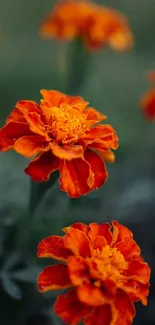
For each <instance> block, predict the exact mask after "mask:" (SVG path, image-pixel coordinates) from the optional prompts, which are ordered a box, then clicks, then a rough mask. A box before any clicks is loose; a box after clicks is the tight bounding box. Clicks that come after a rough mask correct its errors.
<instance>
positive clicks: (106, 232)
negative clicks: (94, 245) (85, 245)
mask: <svg viewBox="0 0 155 325" xmlns="http://www.w3.org/2000/svg"><path fill="white" fill-rule="evenodd" d="M89 227H90V231H89V237H90V238H91V240H94V239H95V237H97V236H103V237H105V239H106V241H107V243H108V244H110V243H111V239H112V233H111V230H110V229H111V226H110V224H109V223H108V222H105V223H103V224H101V225H100V224H98V223H95V222H93V223H90V224H89Z"/></svg>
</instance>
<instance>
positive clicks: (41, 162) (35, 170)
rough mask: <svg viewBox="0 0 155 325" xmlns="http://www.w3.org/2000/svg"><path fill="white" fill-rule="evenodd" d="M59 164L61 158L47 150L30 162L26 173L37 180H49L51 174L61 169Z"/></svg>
mask: <svg viewBox="0 0 155 325" xmlns="http://www.w3.org/2000/svg"><path fill="white" fill-rule="evenodd" d="M59 165H60V160H59V159H58V158H57V157H55V156H54V155H53V154H52V152H51V151H47V152H44V153H42V154H41V155H40V156H39V157H37V158H36V159H34V160H33V161H32V162H30V164H29V165H28V167H27V168H25V173H26V174H27V175H29V176H31V177H32V179H33V180H34V181H35V182H42V181H48V180H49V177H50V175H51V174H52V173H53V172H55V171H56V170H58V169H59Z"/></svg>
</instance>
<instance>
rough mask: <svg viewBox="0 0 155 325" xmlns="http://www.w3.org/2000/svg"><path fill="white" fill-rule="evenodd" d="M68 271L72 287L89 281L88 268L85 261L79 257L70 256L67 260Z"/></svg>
mask: <svg viewBox="0 0 155 325" xmlns="http://www.w3.org/2000/svg"><path fill="white" fill-rule="evenodd" d="M67 264H68V271H69V276H70V279H71V282H72V284H73V285H74V286H77V285H80V284H82V283H83V282H87V281H88V279H89V268H88V264H87V262H86V260H85V259H84V258H83V257H81V256H70V257H68V259H67Z"/></svg>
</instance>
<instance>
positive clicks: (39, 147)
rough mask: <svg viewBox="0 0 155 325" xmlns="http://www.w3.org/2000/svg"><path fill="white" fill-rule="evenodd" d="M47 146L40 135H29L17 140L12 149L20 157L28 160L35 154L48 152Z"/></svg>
mask: <svg viewBox="0 0 155 325" xmlns="http://www.w3.org/2000/svg"><path fill="white" fill-rule="evenodd" d="M48 147H49V144H48V142H46V139H45V138H44V137H42V136H40V135H29V136H24V137H22V138H20V139H18V140H17V141H16V142H15V144H14V149H15V150H16V151H17V152H18V153H19V154H21V155H23V156H25V157H27V158H29V157H33V156H35V155H36V154H37V153H39V152H42V151H46V150H48Z"/></svg>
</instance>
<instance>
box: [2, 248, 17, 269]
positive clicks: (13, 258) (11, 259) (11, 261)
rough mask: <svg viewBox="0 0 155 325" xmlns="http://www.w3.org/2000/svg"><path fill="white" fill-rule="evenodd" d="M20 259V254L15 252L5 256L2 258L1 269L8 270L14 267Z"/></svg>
mask: <svg viewBox="0 0 155 325" xmlns="http://www.w3.org/2000/svg"><path fill="white" fill-rule="evenodd" d="M20 259H21V255H20V254H19V253H17V252H15V253H12V254H10V255H9V256H7V258H6V259H5V260H4V262H3V264H2V270H10V269H12V268H13V267H15V266H16V265H17V264H18V263H19V262H20Z"/></svg>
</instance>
